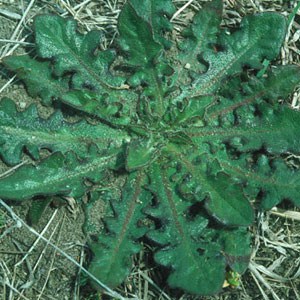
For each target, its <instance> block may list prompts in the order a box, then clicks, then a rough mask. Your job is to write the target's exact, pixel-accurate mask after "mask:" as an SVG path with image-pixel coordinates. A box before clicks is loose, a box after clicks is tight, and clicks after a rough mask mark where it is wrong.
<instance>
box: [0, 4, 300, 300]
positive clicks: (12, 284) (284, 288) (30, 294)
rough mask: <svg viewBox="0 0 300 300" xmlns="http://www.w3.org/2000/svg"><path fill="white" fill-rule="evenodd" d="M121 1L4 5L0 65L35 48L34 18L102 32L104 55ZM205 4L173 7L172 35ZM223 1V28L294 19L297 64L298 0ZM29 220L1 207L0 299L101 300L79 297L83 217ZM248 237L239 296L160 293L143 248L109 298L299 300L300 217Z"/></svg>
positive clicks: (292, 45) (296, 102)
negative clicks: (271, 16)
mask: <svg viewBox="0 0 300 300" xmlns="http://www.w3.org/2000/svg"><path fill="white" fill-rule="evenodd" d="M124 2H125V1H118V0H101V1H96V0H85V1H76V0H56V1H54V0H52V1H46V0H31V1H21V0H20V1H13V0H2V1H0V33H2V34H1V35H0V61H1V59H2V58H3V57H5V56H7V55H10V54H12V53H21V52H22V51H24V48H23V47H24V46H27V47H29V48H30V46H31V45H30V43H27V42H26V39H27V37H28V36H29V35H30V34H32V33H31V31H30V25H31V23H32V20H33V17H34V16H35V15H37V14H40V13H54V14H58V15H62V16H72V17H74V18H75V19H76V20H77V21H78V23H79V25H80V30H81V31H83V32H85V31H89V30H92V29H99V30H101V31H103V32H104V33H105V39H104V40H103V43H102V48H104V49H105V48H107V47H109V46H110V44H111V42H112V41H113V39H114V37H115V36H116V24H117V17H118V14H119V12H120V8H121V6H122V4H123V3H124ZM204 2H206V1H200V0H199V1H197V0H194V1H193V0H174V3H175V4H176V6H177V8H178V10H177V12H176V13H175V14H174V16H173V18H172V21H173V23H174V27H175V30H177V31H179V30H181V28H182V26H184V24H185V23H186V21H187V20H189V19H190V18H191V16H192V14H193V13H194V11H195V10H198V9H200V8H201V6H202V5H203V4H204ZM224 2H225V14H224V23H225V24H226V25H227V26H234V25H236V24H238V23H239V22H240V20H241V18H242V17H243V16H244V15H245V14H247V13H256V12H261V11H266V10H271V11H279V12H281V13H283V14H285V15H286V16H287V17H288V18H289V24H290V26H289V31H288V34H287V38H286V41H285V43H284V46H283V48H282V51H281V57H280V62H281V63H282V64H289V63H295V64H300V58H299V57H300V56H299V54H300V50H299V49H300V25H299V23H298V22H299V20H300V12H299V11H297V10H296V8H297V9H298V8H299V6H300V4H299V3H300V2H299V1H287V0H275V1H273V0H249V1H246V0H225V1H224ZM295 16H296V18H295ZM1 19H2V20H1ZM1 24H2V27H1ZM3 24H4V25H3ZM0 71H1V70H0ZM1 74H2V75H3V78H2V80H1V81H0V95H1V96H3V95H11V96H12V97H13V96H14V93H16V94H17V95H18V96H20V95H23V94H24V90H23V88H22V87H20V86H18V85H17V83H18V82H16V81H15V78H14V77H12V78H7V77H5V76H4V74H3V73H2V72H0V75H1ZM1 84H2V86H1ZM18 99H20V97H18ZM28 101H34V100H30V99H29V98H27V97H26V96H25V97H23V96H22V97H21V100H18V104H19V106H20V107H21V108H22V106H24V105H26V103H27V102H28ZM290 104H291V106H292V107H294V108H295V109H299V108H300V88H299V89H298V90H296V91H295V93H294V94H293V95H292V99H291V102H290ZM23 108H24V107H23ZM23 163H24V162H23ZM23 163H22V164H23ZM22 164H21V165H22ZM18 167H20V165H18V166H16V167H14V168H12V169H8V168H7V167H5V166H4V165H1V166H0V172H1V171H2V174H0V177H1V176H4V175H6V174H7V173H9V172H12V171H13V170H14V169H16V168H18ZM73 208H74V207H73ZM81 213H82V212H81ZM24 215H25V213H24V207H22V208H21V209H20V208H19V207H13V208H11V207H8V206H7V205H6V204H5V203H4V202H2V201H0V240H1V247H0V299H3V300H4V299H9V300H17V299H74V300H75V299H101V298H102V296H101V295H100V294H97V293H95V292H92V291H81V284H80V274H81V273H87V271H86V269H85V268H84V267H83V266H84V262H85V260H86V256H87V253H88V252H87V251H86V248H85V238H84V236H83V235H82V233H80V227H81V224H82V223H83V219H82V217H80V213H79V214H77V216H75V217H77V219H76V221H74V219H73V217H74V212H73V213H70V212H66V210H65V209H60V210H56V209H55V210H51V209H48V210H47V212H46V215H45V218H44V219H43V222H42V223H41V224H40V225H39V228H38V229H34V228H32V227H30V226H28V225H27V223H26V222H24V220H23V219H24ZM74 223H75V224H76V228H77V229H76V230H75V229H74ZM251 230H252V231H253V234H254V236H255V238H254V241H253V255H252V258H251V263H250V266H249V271H248V272H247V273H246V274H245V275H244V276H243V277H242V279H241V285H240V287H239V288H238V289H236V290H233V289H230V288H229V289H225V290H224V292H223V293H222V294H221V295H218V296H215V297H191V296H188V295H178V296H174V295H172V294H171V293H170V291H168V290H166V291H163V290H161V289H160V288H159V287H158V286H157V285H156V284H155V282H154V279H156V278H155V273H154V270H152V269H151V268H149V266H146V265H145V264H144V263H143V261H144V260H143V258H144V257H147V253H148V250H147V248H145V249H144V250H143V252H141V253H140V255H139V256H137V257H136V258H135V267H134V269H133V271H132V274H131V275H130V277H129V278H128V280H127V282H126V283H125V284H124V285H123V286H122V288H120V289H118V290H117V291H111V290H110V289H108V288H107V287H105V286H104V289H105V291H106V292H105V295H110V297H113V298H115V299H125V298H130V299H131V298H133V299H218V300H221V299H223V300H225V299H265V300H267V299H276V300H278V299H300V279H299V278H300V255H299V252H300V212H299V211H297V210H296V209H294V208H290V207H284V205H282V207H281V208H274V209H273V210H271V211H270V212H267V213H260V214H258V217H257V223H256V224H255V225H254V226H253V227H252V228H251ZM71 233H74V234H73V235H72V234H71ZM158 280H159V279H158ZM100 284H101V283H100ZM54 289H55V290H54ZM171 295H172V296H171ZM103 298H105V296H103ZM108 298H109V297H108Z"/></svg>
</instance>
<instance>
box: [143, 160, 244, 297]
mask: <svg viewBox="0 0 300 300" xmlns="http://www.w3.org/2000/svg"><path fill="white" fill-rule="evenodd" d="M150 181H151V183H150V186H149V189H150V190H151V191H152V193H153V194H154V196H155V199H156V202H157V203H156V206H155V207H154V208H148V210H146V212H147V213H148V214H149V215H151V216H152V217H153V218H157V219H160V221H161V226H160V228H158V229H156V230H155V231H150V232H149V233H148V237H149V238H150V239H151V240H153V241H155V243H158V244H159V245H161V249H159V250H158V251H157V252H156V254H155V260H156V261H157V262H158V263H159V264H161V265H163V266H166V267H170V268H171V274H170V276H169V278H168V283H169V284H170V286H171V287H176V288H182V289H184V290H187V291H188V292H190V293H196V294H213V293H216V292H218V291H219V289H220V287H221V284H222V283H223V281H224V278H225V277H224V276H225V267H226V259H227V263H228V264H230V265H231V266H232V268H234V269H235V270H238V271H240V272H241V273H242V272H244V270H245V268H246V266H247V264H248V261H249V236H248V234H247V233H246V231H245V230H244V231H243V230H241V231H240V232H239V231H237V232H235V230H231V231H229V232H227V231H226V230H225V231H224V232H223V233H222V234H220V235H219V232H218V231H216V230H214V229H212V228H209V224H208V220H207V219H206V218H205V217H204V216H201V215H198V216H196V217H191V216H189V211H190V212H192V208H191V203H190V202H188V201H185V200H184V199H182V198H180V197H179V196H178V195H177V194H176V193H175V192H174V188H173V187H172V184H171V182H169V180H168V174H166V172H165V171H164V170H163V169H160V168H159V167H158V166H157V164H153V166H152V168H151V173H150ZM236 233H238V234H236ZM218 239H219V240H220V241H219V243H218V242H216V240H218ZM222 239H223V240H222ZM221 240H222V242H221ZM240 242H243V243H244V244H243V245H242V246H241V247H240V248H239V250H237V249H236V245H240V244H238V243H240ZM245 242H246V243H245ZM224 254H226V255H224ZM225 258H226V259H225ZM187 266H188V267H187Z"/></svg>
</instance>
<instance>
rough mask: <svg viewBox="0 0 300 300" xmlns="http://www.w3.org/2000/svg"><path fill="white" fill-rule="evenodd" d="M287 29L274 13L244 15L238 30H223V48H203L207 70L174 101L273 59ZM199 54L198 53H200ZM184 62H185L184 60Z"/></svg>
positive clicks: (213, 87)
mask: <svg viewBox="0 0 300 300" xmlns="http://www.w3.org/2000/svg"><path fill="white" fill-rule="evenodd" d="M285 32H286V20H285V18H284V17H283V16H281V15H279V14H274V13H264V14H258V15H253V16H247V17H245V18H244V19H243V20H242V22H241V25H240V30H237V31H235V32H234V33H232V34H230V33H226V32H223V33H222V35H221V36H220V40H219V42H218V45H220V46H221V48H224V50H223V51H215V50H213V49H211V50H208V51H204V52H203V54H202V57H203V60H204V61H206V62H207V64H208V65H209V67H208V69H207V71H206V72H204V73H203V74H200V75H198V76H197V77H196V76H194V77H195V80H193V81H192V83H191V85H190V86H187V87H186V88H183V92H182V93H181V94H180V95H179V96H178V97H176V98H175V99H174V100H173V101H174V102H177V101H179V100H181V99H184V98H185V97H188V96H189V97H193V96H199V95H205V94H208V93H211V92H214V91H215V90H216V89H217V88H219V87H220V85H221V83H222V81H223V79H224V78H226V76H229V75H234V74H237V73H239V72H241V69H242V67H243V66H245V65H246V66H250V67H252V68H257V69H259V68H262V67H263V65H262V60H263V59H265V58H266V59H268V60H273V59H274V58H275V57H276V56H277V55H278V53H279V50H280V47H281V44H282V42H283V39H284V36H285ZM200 54H201V53H199V55H200ZM183 65H184V63H183Z"/></svg>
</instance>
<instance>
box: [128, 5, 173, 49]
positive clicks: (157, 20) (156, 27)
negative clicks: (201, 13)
mask: <svg viewBox="0 0 300 300" xmlns="http://www.w3.org/2000/svg"><path fill="white" fill-rule="evenodd" d="M130 3H131V5H132V7H134V9H135V11H136V13H137V14H138V15H139V16H140V17H141V18H143V19H144V20H145V21H146V22H147V23H149V24H150V25H151V28H152V30H153V33H154V39H155V40H156V41H157V42H159V43H160V44H162V45H164V46H165V47H167V48H169V47H170V46H171V42H170V41H169V40H167V39H166V38H165V37H164V33H165V32H167V31H171V30H172V29H173V26H172V24H171V23H170V22H169V18H170V17H171V16H172V15H173V14H174V13H175V11H176V9H175V6H174V4H173V3H172V1H171V0H165V1H160V0H145V1H139V0H131V1H130Z"/></svg>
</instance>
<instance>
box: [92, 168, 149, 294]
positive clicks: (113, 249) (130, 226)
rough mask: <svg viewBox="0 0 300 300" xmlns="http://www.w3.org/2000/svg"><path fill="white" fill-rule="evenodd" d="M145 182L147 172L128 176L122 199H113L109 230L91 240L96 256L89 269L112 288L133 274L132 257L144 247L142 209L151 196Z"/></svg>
mask: <svg viewBox="0 0 300 300" xmlns="http://www.w3.org/2000/svg"><path fill="white" fill-rule="evenodd" d="M143 184H145V176H144V175H143V173H141V172H134V173H131V174H130V176H128V180H127V182H126V183H125V185H124V187H123V192H122V199H121V200H120V201H115V200H114V201H112V208H113V212H114V216H113V217H111V218H106V219H105V220H104V221H105V228H106V230H105V232H103V233H102V234H101V235H99V237H98V241H97V242H92V243H90V247H91V249H92V251H93V253H94V258H93V260H92V262H91V266H90V268H89V272H91V273H92V274H93V275H94V276H96V277H97V278H98V279H99V280H100V281H102V282H105V284H107V285H108V286H109V287H111V288H114V287H116V286H118V285H120V284H121V283H122V281H123V280H124V278H125V277H126V276H127V275H129V273H130V269H131V256H132V255H133V254H136V253H138V252H139V251H140V250H141V246H140V244H139V243H138V239H139V238H140V237H142V236H143V235H144V234H145V232H146V231H147V227H146V226H143V225H142V220H143V218H144V215H143V213H142V210H143V208H144V207H145V205H146V203H147V202H148V201H149V196H151V195H150V194H149V193H148V192H146V191H145V190H143V189H142V186H143ZM94 284H95V283H94Z"/></svg>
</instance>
